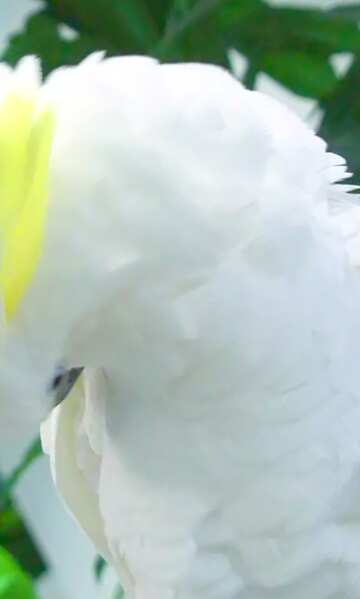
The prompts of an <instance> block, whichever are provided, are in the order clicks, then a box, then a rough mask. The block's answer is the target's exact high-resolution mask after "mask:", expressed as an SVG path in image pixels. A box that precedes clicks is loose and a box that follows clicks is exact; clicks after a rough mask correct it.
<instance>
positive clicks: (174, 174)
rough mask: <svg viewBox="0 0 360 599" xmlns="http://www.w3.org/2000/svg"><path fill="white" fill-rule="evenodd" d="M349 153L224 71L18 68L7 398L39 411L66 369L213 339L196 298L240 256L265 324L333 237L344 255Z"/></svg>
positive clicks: (10, 136)
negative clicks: (43, 73) (337, 208)
mask: <svg viewBox="0 0 360 599" xmlns="http://www.w3.org/2000/svg"><path fill="white" fill-rule="evenodd" d="M343 164H344V161H343V160H342V159H340V158H339V157H336V156H332V155H329V154H327V153H326V144H325V143H324V142H323V141H322V140H320V139H319V138H317V137H316V136H315V135H314V133H313V132H312V131H310V130H309V129H308V128H307V127H306V126H305V125H304V124H303V123H302V122H301V121H300V120H299V119H298V118H297V117H296V116H294V115H293V114H291V113H290V112H289V111H288V110H287V109H286V108H285V107H283V106H281V105H280V104H278V103H277V102H276V101H274V100H273V99H271V98H268V97H266V96H263V95H262V94H259V93H256V92H249V91H247V90H245V89H244V88H243V86H242V85H241V84H240V83H239V82H238V81H236V80H235V79H234V78H233V77H231V76H230V75H229V74H228V73H227V72H226V71H225V70H223V69H220V68H218V67H215V66H210V65H191V64H187V65H184V64H178V65H159V64H158V63H157V61H155V60H153V59H150V58H144V57H127V58H114V59H108V60H103V59H102V56H100V55H95V56H91V57H89V58H88V59H87V60H86V61H84V62H83V63H81V64H80V65H79V66H78V67H74V68H62V69H58V70H57V71H55V72H54V73H53V74H52V75H51V76H50V77H49V79H48V80H47V81H46V82H45V83H42V82H41V77H40V72H39V67H38V64H37V61H36V60H35V59H34V58H31V57H30V58H26V59H24V60H23V61H22V62H21V63H20V64H19V65H18V67H17V68H16V69H15V70H11V69H10V68H9V67H7V66H4V65H2V66H1V70H0V200H1V201H0V241H1V263H0V285H1V299H2V323H1V343H2V347H1V367H0V368H1V371H0V394H1V404H2V408H1V409H2V410H4V406H12V407H13V409H14V413H15V415H16V417H17V422H18V421H19V418H18V416H19V411H21V410H22V408H21V406H26V407H27V409H26V410H23V411H24V412H26V414H27V415H32V416H34V419H35V420H36V421H38V419H39V412H41V411H42V410H44V406H48V405H49V401H50V405H51V402H52V401H53V388H54V386H56V384H57V382H59V380H60V379H61V375H60V374H59V373H62V372H63V371H66V370H67V369H71V368H79V367H82V366H90V367H103V366H104V365H107V366H109V367H111V366H114V367H116V368H119V367H120V366H119V364H122V365H123V368H124V371H125V370H126V368H127V365H129V367H130V366H131V363H133V361H134V359H135V360H136V359H137V358H136V356H139V355H140V354H139V349H138V348H139V347H140V346H141V347H143V348H144V349H143V352H144V355H146V356H148V357H149V358H150V355H149V351H148V347H149V339H150V340H151V343H150V345H152V354H151V360H156V359H157V360H158V362H159V364H157V365H154V364H152V362H151V360H150V359H148V358H146V361H147V362H148V364H149V365H148V368H149V372H150V374H151V376H153V374H154V373H157V374H156V376H159V377H160V378H161V376H162V375H161V372H162V370H164V371H165V370H166V367H165V365H164V360H167V361H171V360H175V361H176V359H177V357H176V355H175V354H176V352H175V353H174V352H173V351H172V350H171V351H170V350H169V351H168V352H167V350H166V347H167V342H168V340H169V339H172V340H174V339H175V340H176V343H175V345H176V344H178V346H180V345H181V344H182V343H185V344H186V343H188V344H189V347H190V346H191V343H192V342H193V340H194V339H195V338H197V337H198V336H199V335H200V333H199V330H198V325H197V324H196V323H195V322H194V319H193V317H189V314H188V313H187V309H186V301H187V300H186V301H185V302H183V298H188V297H190V296H189V294H191V293H192V292H194V297H195V300H194V301H196V290H197V289H200V288H201V287H203V286H204V285H207V284H208V282H209V281H210V280H211V279H212V276H213V274H214V273H215V272H216V269H217V268H218V265H219V264H224V263H228V264H229V265H231V263H232V261H234V263H236V268H237V272H238V274H237V280H238V281H240V282H241V281H244V284H243V289H242V291H241V293H239V298H241V301H243V302H244V314H248V315H249V316H248V317H247V320H248V321H249V322H250V321H251V319H253V320H254V327H255V328H256V327H257V330H258V328H259V327H258V325H257V320H258V317H257V309H256V306H258V307H259V310H258V311H259V313H260V312H261V306H262V305H263V304H264V302H271V293H272V292H271V289H273V288H274V289H275V287H274V285H278V286H279V285H280V283H281V276H282V274H283V273H285V272H290V271H293V272H294V273H296V272H297V271H298V268H299V265H300V264H304V263H305V262H306V261H307V262H314V260H313V258H311V256H314V255H315V254H316V255H319V256H320V254H321V252H322V250H320V253H318V254H317V253H316V252H315V253H314V252H313V248H314V247H315V246H316V247H318V248H320V247H323V248H326V249H324V251H325V253H326V254H327V253H328V252H329V248H330V252H332V254H333V255H335V254H336V255H337V258H336V260H340V261H342V260H343V253H344V252H343V249H342V246H341V248H340V250H339V247H340V246H339V243H340V242H339V240H338V237H339V236H338V233H336V234H335V235H334V234H333V231H331V230H332V228H333V223H332V209H331V206H330V204H331V202H333V204H334V205H336V201H337V200H336V198H337V197H338V195H339V194H340V196H341V199H342V198H343V195H344V192H343V191H338V189H337V188H336V186H334V185H333V183H334V182H335V181H336V180H339V179H342V178H344V177H346V176H347V175H346V169H345V167H344V166H343ZM343 190H345V191H346V187H343ZM341 194H342V195H341ZM348 204H349V203H348ZM348 204H347V206H348ZM342 210H343V211H344V209H343V208H342ZM345 212H346V213H347V214H348V212H349V211H348V207H347V208H346V210H345ZM338 220H339V219H338ZM345 220H346V219H345ZM336 227H337V230H338V229H339V227H338V225H336ZM336 227H335V228H336ZM341 244H342V242H341ZM335 247H336V248H337V249H335ZM310 248H311V249H310ZM331 248H332V249H331ZM239 253H240V254H239ZM353 254H354V255H355V259H356V252H353ZM239 255H241V260H240V261H239V259H238V257H237V256H239ZM319 260H321V259H320V258H319ZM314 263H315V262H314ZM319 264H321V262H320V261H319ZM229 268H230V269H231V267H230V266H229ZM319 268H322V267H321V266H320V267H319ZM340 270H341V269H340ZM304 272H305V271H304ZM316 277H317V275H316V274H314V280H315V279H316ZM259 282H260V283H259ZM279 289H280V288H279ZM269 290H270V291H269ZM265 291H266V293H269V297H268V298H267V297H266V296H264V295H263V292H265ZM280 292H281V290H280V291H279V290H278V289H277V291H276V293H275V292H274V294H273V295H274V297H278V296H279V293H280ZM281 293H282V292H281ZM281 293H280V295H281ZM191 297H192V296H191ZM269 305H270V304H269ZM290 317H291V318H293V317H292V316H291V314H290V315H289V318H290ZM115 325H116V326H115ZM223 325H224V328H223V330H222V332H221V334H224V335H225V333H226V331H228V332H230V330H231V328H232V324H231V314H230V313H228V318H227V319H223ZM255 328H254V330H255ZM214 331H215V332H216V330H215V329H214ZM261 331H265V333H264V335H265V334H266V326H265V327H263V328H262V329H261ZM215 332H214V335H215ZM262 334H263V333H262ZM264 339H265V337H264ZM269 339H270V338H269ZM177 340H178V341H177ZM244 343H245V340H244ZM266 343H268V344H269V347H270V346H271V345H272V341H270V340H268V342H266V340H265V341H264V340H263V341H261V342H257V341H256V340H255V339H254V352H255V353H256V354H257V353H258V351H259V347H264V346H265V345H266ZM179 344H180V345H179ZM264 344H265V345H264ZM135 347H136V348H137V349H136V352H135V350H134V348H135ZM246 347H247V351H246V355H250V353H251V352H250V347H251V339H247V340H246ZM135 354H136V355H135ZM244 355H245V354H244ZM127 361H129V364H127ZM151 364H152V365H151ZM161 364H163V366H161V367H160V365H161ZM177 367H178V368H179V372H181V364H179V365H178V366H176V368H177ZM149 376H150V375H149ZM154 376H155V375H154ZM160 378H159V380H160ZM3 420H4V419H3ZM10 428H11V427H10Z"/></svg>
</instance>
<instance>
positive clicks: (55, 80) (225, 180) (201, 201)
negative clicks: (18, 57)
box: [14, 56, 360, 599]
mask: <svg viewBox="0 0 360 599" xmlns="http://www.w3.org/2000/svg"><path fill="white" fill-rule="evenodd" d="M42 93H43V94H44V97H45V98H46V101H49V102H50V103H51V105H52V106H53V107H54V110H55V114H56V123H57V129H56V136H55V144H54V151H53V155H52V163H51V197H50V211H49V218H48V228H47V242H46V247H45V251H44V255H43V259H42V262H41V264H40V267H39V270H38V272H37V275H36V277H35V279H34V281H33V285H32V287H31V289H30V290H29V292H28V294H27V296H26V298H25V300H24V302H23V304H22V306H21V308H20V310H19V315H18V317H17V320H16V323H14V338H16V339H17V343H20V342H21V340H23V339H25V338H26V343H27V344H28V345H27V347H29V344H30V346H31V355H32V356H34V354H35V357H36V359H34V358H32V359H33V362H32V363H33V364H34V363H36V365H37V371H38V372H40V371H41V372H42V373H43V377H44V380H45V378H46V376H49V370H50V366H53V365H54V364H55V363H56V361H57V360H60V359H62V361H65V363H66V364H68V365H70V366H77V365H85V366H86V367H87V368H88V371H87V373H86V374H85V380H84V382H83V385H84V388H83V389H82V390H81V389H79V390H78V391H77V393H76V394H74V395H72V396H71V397H70V398H69V399H68V400H67V401H66V402H65V403H64V404H63V405H62V406H60V407H58V408H57V409H56V410H55V411H54V412H53V413H52V415H51V417H50V420H49V421H48V423H47V425H45V426H44V428H43V437H44V440H45V445H46V447H47V450H48V452H49V453H50V456H51V461H52V466H53V472H54V477H55V482H56V483H57V485H58V488H59V490H60V492H61V493H62V494H63V496H64V499H65V501H66V502H67V504H68V506H69V508H70V510H72V511H73V513H74V514H75V516H76V518H77V519H78V520H79V522H80V524H81V525H82V526H83V527H84V529H85V530H87V532H88V534H89V535H90V536H91V537H92V538H93V539H94V541H95V543H96V544H97V546H98V548H99V550H100V551H101V552H102V553H103V554H104V555H105V556H106V557H107V558H108V559H110V561H111V562H112V563H113V564H114V565H115V567H117V568H118V571H119V574H120V576H121V578H122V581H123V584H124V585H125V587H126V589H127V591H128V594H129V597H132V598H135V599H235V598H236V599H308V598H309V597H311V598H316V599H330V598H331V599H345V598H349V599H357V598H358V597H359V596H360V574H359V572H360V569H359V568H360V563H359V562H360V513H359V512H360V508H359V506H360V473H359V465H360V442H359V441H360V435H359V419H360V397H359V388H360V374H359V368H358V342H359V341H358V340H359V334H360V316H359V304H360V285H359V275H358V273H357V271H356V266H357V265H358V264H359V262H360V259H359V257H360V251H359V247H360V245H359V236H358V235H359V231H360V226H359V225H360V210H359V206H358V203H357V201H356V199H355V196H349V195H347V191H348V190H349V189H350V188H348V187H347V186H343V185H341V186H340V185H338V184H336V182H337V181H339V180H342V179H343V178H345V177H346V176H347V175H346V169H345V167H344V163H343V161H342V159H341V158H339V157H335V156H333V155H330V154H327V152H326V145H325V143H324V142H323V141H322V140H320V139H319V138H318V137H316V136H315V135H314V134H313V132H311V131H310V130H309V129H308V128H307V127H306V126H305V125H304V124H302V123H301V122H300V121H299V120H298V119H297V117H296V116H294V115H293V114H291V113H290V112H289V111H288V110H287V109H286V108H285V107H283V106H281V105H280V104H278V103H277V102H276V101H274V100H272V99H270V98H268V97H266V96H264V95H261V94H259V93H256V92H249V91H247V90H245V89H244V88H243V87H242V86H241V85H240V84H239V83H238V82H237V81H235V80H234V79H233V78H232V77H231V76H230V75H228V74H227V73H226V72H225V71H224V70H222V69H220V68H217V67H213V66H208V65H195V64H185V65H184V64H178V65H159V64H158V63H157V62H156V61H153V60H151V59H147V58H142V57H132V58H118V59H117V58H116V59H109V60H102V59H101V57H99V56H96V57H91V58H90V59H89V60H88V61H86V62H85V63H82V64H81V65H80V66H79V67H77V68H73V69H61V70H59V71H57V72H55V74H53V75H52V76H51V77H50V79H49V80H48V82H47V83H46V84H45V86H44V88H43V91H42ZM46 288H50V289H51V290H52V293H51V294H48V293H47V292H45V289H46ZM25 334H26V335H25ZM49 338H50V339H49ZM19 340H20V341H19ZM33 348H35V349H34V350H33Z"/></svg>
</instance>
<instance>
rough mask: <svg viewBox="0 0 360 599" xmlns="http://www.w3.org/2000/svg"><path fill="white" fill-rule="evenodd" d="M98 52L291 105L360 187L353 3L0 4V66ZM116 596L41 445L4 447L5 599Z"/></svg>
mask: <svg viewBox="0 0 360 599" xmlns="http://www.w3.org/2000/svg"><path fill="white" fill-rule="evenodd" d="M97 50H105V51H106V53H107V54H108V55H114V54H151V55H153V56H156V57H158V58H159V59H160V60H163V61H165V60H167V61H180V60H181V61H208V62H213V63H217V64H220V65H223V66H224V67H225V68H227V69H230V70H232V71H233V73H234V74H235V76H236V77H238V78H239V79H240V80H241V81H243V83H244V84H245V85H247V86H248V87H250V88H254V89H258V90H260V91H263V92H265V93H267V94H270V95H272V96H275V97H277V98H278V99H280V100H282V101H283V102H285V103H286V104H288V105H289V106H290V107H291V108H292V110H294V111H295V112H297V113H298V114H299V115H300V117H301V118H302V119H303V120H304V121H306V122H307V123H308V124H309V126H310V127H312V128H314V129H315V130H317V131H319V132H320V133H321V135H322V136H323V137H324V138H325V139H326V140H327V141H328V143H329V146H330V148H331V150H332V151H334V152H338V153H340V154H342V155H343V156H345V157H346V158H347V160H348V163H349V164H350V167H351V168H352V170H353V171H354V173H355V177H354V179H355V181H356V182H359V175H360V0H359V1H358V2H355V1H353V2H351V1H348V0H342V1H341V0H338V1H337V2H336V0H268V1H265V0H0V55H1V60H4V61H6V62H8V63H9V64H11V65H14V64H16V63H17V61H18V60H19V59H20V58H21V57H22V56H24V55H26V54H36V55H38V56H39V57H40V59H41V63H42V68H43V74H44V76H46V75H47V74H48V73H49V72H50V71H51V70H52V69H54V68H56V67H58V66H61V65H70V64H76V63H78V62H79V61H80V60H81V59H82V58H84V57H85V56H87V55H88V54H89V53H91V52H94V51H97ZM121 596H122V593H121V590H120V589H119V587H118V583H117V581H116V577H115V575H114V573H113V572H112V571H111V569H110V568H109V567H107V566H106V565H105V564H104V563H103V562H102V561H101V559H100V558H98V557H97V556H96V554H95V551H94V549H93V548H92V547H91V545H90V543H89V542H88V541H87V539H86V538H85V537H84V536H83V534H82V533H81V532H80V531H79V530H78V528H77V526H76V525H75V524H74V523H73V521H72V519H71V517H70V516H69V515H68V514H67V513H66V511H65V510H64V508H63V506H62V504H61V502H60V500H59V499H58V497H57V496H56V493H55V491H54V489H53V486H52V482H51V481H50V475H49V469H48V463H47V461H46V460H45V459H44V457H43V456H42V452H41V448H40V444H39V440H38V439H34V440H33V442H32V444H31V445H30V446H29V447H26V446H19V447H16V448H11V449H10V448H9V447H5V446H3V445H2V444H1V439H0V599H74V598H79V599H119V598H120V597H121ZM310 599H312V598H310ZM313 599H316V598H313Z"/></svg>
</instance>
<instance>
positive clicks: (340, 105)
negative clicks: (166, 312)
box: [320, 58, 360, 182]
mask: <svg viewBox="0 0 360 599" xmlns="http://www.w3.org/2000/svg"><path fill="white" fill-rule="evenodd" d="M322 107H323V109H324V110H325V116H324V119H323V122H322V124H321V128H320V135H322V136H323V137H324V138H325V139H326V140H327V141H328V143H329V146H330V149H331V150H332V151H333V152H336V153H339V154H341V155H342V156H344V157H345V158H346V159H347V161H348V164H349V166H350V169H352V170H353V171H354V173H355V176H356V178H357V182H358V181H359V178H360V58H357V60H355V62H354V63H353V65H352V67H351V68H350V70H349V72H348V73H347V75H346V77H345V78H344V79H343V80H342V81H341V82H340V84H339V86H338V88H337V89H336V90H335V91H334V93H333V94H331V95H330V96H329V97H328V98H326V99H325V100H324V101H323V102H322Z"/></svg>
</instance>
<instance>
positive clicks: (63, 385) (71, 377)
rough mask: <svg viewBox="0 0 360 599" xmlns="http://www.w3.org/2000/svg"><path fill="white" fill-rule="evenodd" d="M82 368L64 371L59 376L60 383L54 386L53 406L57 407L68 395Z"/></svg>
mask: <svg viewBox="0 0 360 599" xmlns="http://www.w3.org/2000/svg"><path fill="white" fill-rule="evenodd" d="M82 371H83V368H82V367H81V368H71V369H70V370H66V371H65V372H64V373H63V374H61V376H60V381H59V383H58V384H57V386H56V390H55V401H54V405H55V406H58V405H59V404H60V403H61V402H62V401H64V399H65V398H66V397H67V395H68V394H69V393H70V391H71V389H72V388H73V386H74V385H75V383H76V381H77V380H78V378H79V376H80V375H81V373H82Z"/></svg>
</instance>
